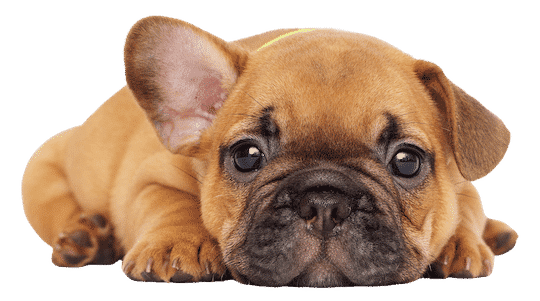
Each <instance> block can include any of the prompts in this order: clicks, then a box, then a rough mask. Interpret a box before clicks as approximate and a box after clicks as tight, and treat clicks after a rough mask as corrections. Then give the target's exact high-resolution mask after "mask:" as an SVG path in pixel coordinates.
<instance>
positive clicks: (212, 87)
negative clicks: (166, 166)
mask: <svg viewBox="0 0 540 301" xmlns="http://www.w3.org/2000/svg"><path fill="white" fill-rule="evenodd" d="M124 54H125V64H126V79H127V83H128V86H129V88H130V89H131V91H132V92H133V94H134V96H135V98H136V99H137V101H138V102H139V105H140V106H141V107H142V108H143V109H144V110H145V111H146V113H147V115H148V118H149V119H150V120H151V121H152V123H153V124H154V127H155V129H156V131H157V133H158V136H159V138H160V139H161V142H162V143H163V144H164V145H165V146H166V147H167V148H168V149H169V150H170V151H171V152H173V153H179V152H180V151H181V150H182V149H184V148H186V147H188V146H192V145H196V144H197V143H198V141H199V138H200V136H201V133H202V132H203V131H204V130H205V129H207V128H208V127H209V126H211V124H212V121H213V120H214V118H215V115H216V112H217V110H218V109H219V108H220V107H221V106H222V104H223V102H224V101H225V99H226V98H227V96H228V94H229V92H230V91H231V89H232V87H233V86H234V84H235V83H236V80H237V79H238V77H239V75H240V73H241V72H242V69H243V66H244V64H245V62H246V60H247V53H246V52H244V51H243V50H242V49H239V48H237V47H235V46H234V45H231V44H229V43H227V42H225V41H223V40H221V39H219V38H217V37H215V36H213V35H211V34H209V33H207V32H205V31H203V30H201V29H199V28H197V27H195V26H193V25H191V24H189V23H186V22H183V21H180V20H175V19H170V18H165V17H149V18H145V19H142V20H140V21H139V22H137V24H135V25H134V26H133V28H132V29H131V31H130V32H129V35H128V37H127V41H126V46H125V52H124Z"/></svg>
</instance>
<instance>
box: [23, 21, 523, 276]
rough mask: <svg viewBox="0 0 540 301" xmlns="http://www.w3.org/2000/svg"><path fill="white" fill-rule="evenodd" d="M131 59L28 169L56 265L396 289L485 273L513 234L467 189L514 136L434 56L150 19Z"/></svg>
mask: <svg viewBox="0 0 540 301" xmlns="http://www.w3.org/2000/svg"><path fill="white" fill-rule="evenodd" d="M125 65H126V78H127V84H128V86H127V87H125V88H123V89H121V90H120V91H119V92H118V93H117V94H116V95H114V96H113V97H112V98H111V99H109V100H108V101H107V102H105V104H103V105H102V106H101V107H100V108H99V109H98V110H97V111H96V112H95V113H94V114H93V115H92V116H91V117H90V118H89V119H88V120H87V121H86V122H85V123H84V124H83V125H81V126H79V127H76V128H73V129H70V130H67V131H65V132H62V133H60V134H58V135H56V136H54V137H53V138H51V139H50V140H49V141H48V142H46V143H45V144H44V145H43V146H42V147H41V148H40V149H39V150H38V151H37V152H36V153H35V154H34V156H33V157H32V158H31V160H30V162H29V163H28V166H27V169H26V172H25V175H24V179H23V187H22V192H23V202H24V209H25V212H26V216H27V218H28V220H29V222H30V224H31V225H32V226H33V227H34V229H35V231H36V232H37V234H38V235H39V236H40V237H41V238H42V239H43V240H44V241H45V242H46V243H48V244H49V245H51V246H52V247H53V254H52V261H53V263H54V264H56V265H58V266H66V267H80V266H84V265H87V264H111V263H114V262H115V261H117V260H118V259H121V258H123V271H124V273H125V274H126V275H127V276H128V277H130V278H131V279H134V280H142V281H167V282H188V281H212V280H223V279H228V278H230V277H232V278H234V279H235V280H237V281H240V282H242V283H249V284H254V285H264V286H284V285H290V286H316V287H328V286H349V285H389V284H396V283H405V282H410V281H413V280H415V279H418V278H420V277H422V276H424V277H437V278H445V277H459V278H474V277H483V276H487V275H489V274H491V272H492V268H493V260H494V255H498V254H503V253H505V252H507V251H509V250H510V249H512V247H513V246H514V244H515V243H516V239H517V234H516V232H515V231H513V230H512V229H511V228H510V227H509V226H507V225H506V224H504V223H502V222H499V221H496V220H492V219H488V218H487V217H486V216H485V215H484V213H483V210H482V205H481V203H480V198H479V196H478V193H477V192H476V190H475V188H474V187H473V185H472V184H471V181H473V180H476V179H478V178H481V177H483V176H485V175H486V174H488V173H489V172H490V171H491V170H492V169H493V168H494V167H495V166H496V165H497V164H498V162H499V161H500V160H501V159H502V157H503V156H504V153H505V152H506V149H507V146H508V143H509V140H510V133H509V132H508V130H507V129H506V128H505V126H504V124H503V123H502V121H501V120H499V119H498V118H497V117H496V116H495V115H493V114H492V113H491V112H489V111H488V110H487V109H486V108H484V107H483V106H482V105H481V104H480V103H479V102H477V101H476V100H475V99H474V98H472V97H471V96H469V95H467V94H466V93H465V92H464V91H463V90H461V89H460V88H459V87H457V86H455V85H454V84H453V83H452V82H450V80H448V79H447V78H446V77H445V75H444V74H443V72H442V71H441V69H440V68H439V67H438V66H436V65H434V64H432V63H429V62H426V61H421V60H416V59H414V58H412V57H411V56H409V55H407V54H404V53H402V52H401V51H399V50H398V49H396V48H394V47H392V46H390V45H388V44H386V43H384V42H382V41H380V40H377V39H375V38H372V37H369V36H365V35H360V34H356V33H349V32H344V31H337V30H329V29H318V30H313V29H311V30H289V29H288V30H277V31H272V32H268V33H264V34H261V35H257V36H254V37H250V38H246V39H243V40H239V41H235V42H231V43H227V42H225V41H223V40H221V39H219V38H217V37H215V36H213V35H211V34H209V33H207V32H205V31H203V30H201V29H199V28H197V27H195V26H193V25H191V24H188V23H185V22H182V21H178V20H174V19H169V18H164V17H150V18H146V19H143V20H141V21H139V22H138V23H137V24H135V26H134V27H133V28H132V30H131V31H130V33H129V35H128V38H127V42H126V47H125ZM74 97H76V96H74Z"/></svg>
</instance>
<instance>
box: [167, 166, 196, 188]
mask: <svg viewBox="0 0 540 301" xmlns="http://www.w3.org/2000/svg"><path fill="white" fill-rule="evenodd" d="M171 165H172V166H173V167H175V168H176V169H178V170H180V171H182V172H184V173H185V174H186V175H188V176H190V177H192V178H193V179H195V181H197V182H199V183H201V184H202V182H201V181H200V180H199V179H198V178H197V177H194V176H193V175H192V174H190V173H189V172H187V171H185V170H183V169H181V168H180V167H178V166H176V165H173V164H171ZM193 172H195V173H196V174H197V175H198V176H199V177H200V176H201V175H200V174H199V173H197V172H196V171H193Z"/></svg>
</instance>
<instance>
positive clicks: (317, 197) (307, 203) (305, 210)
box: [296, 187, 351, 237]
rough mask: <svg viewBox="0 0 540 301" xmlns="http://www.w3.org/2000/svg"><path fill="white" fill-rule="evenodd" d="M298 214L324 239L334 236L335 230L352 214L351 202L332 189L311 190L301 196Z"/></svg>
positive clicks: (298, 202)
mask: <svg viewBox="0 0 540 301" xmlns="http://www.w3.org/2000/svg"><path fill="white" fill-rule="evenodd" d="M296 202H297V204H298V205H297V207H296V210H297V213H298V215H299V216H300V217H301V218H302V219H304V220H305V221H306V223H308V225H309V226H310V227H312V229H313V230H314V231H315V232H316V233H319V234H321V235H322V236H323V237H329V236H331V235H332V233H333V230H334V228H335V227H336V226H337V225H340V224H341V223H342V222H343V221H344V220H345V219H347V217H349V215H350V214H351V201H350V199H349V198H348V197H347V196H346V195H344V194H343V193H341V192H339V191H337V190H335V189H334V188H332V187H320V188H314V189H310V190H309V191H308V192H307V193H304V194H303V195H299V196H298V199H297V201H296Z"/></svg>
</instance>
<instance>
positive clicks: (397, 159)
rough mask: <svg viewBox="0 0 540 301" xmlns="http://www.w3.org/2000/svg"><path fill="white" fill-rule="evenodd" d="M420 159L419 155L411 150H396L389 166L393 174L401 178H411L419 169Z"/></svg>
mask: <svg viewBox="0 0 540 301" xmlns="http://www.w3.org/2000/svg"><path fill="white" fill-rule="evenodd" d="M420 166H421V160H420V155H418V153H417V152H415V151H412V150H401V151H399V152H397V153H396V154H395V155H394V157H393V158H392V161H390V167H391V168H392V173H393V174H394V175H395V176H398V177H403V178H412V177H414V176H416V175H417V174H418V172H419V171H420Z"/></svg>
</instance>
